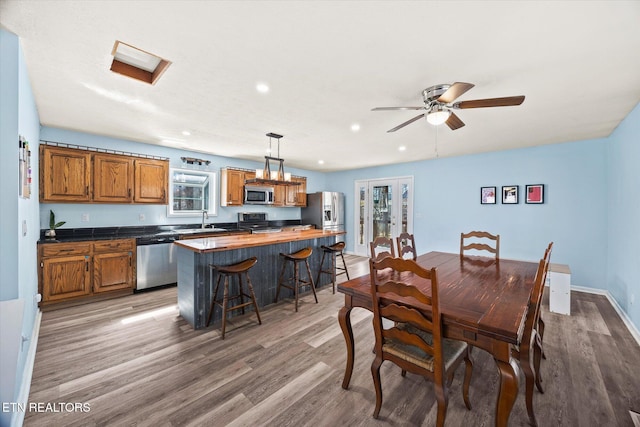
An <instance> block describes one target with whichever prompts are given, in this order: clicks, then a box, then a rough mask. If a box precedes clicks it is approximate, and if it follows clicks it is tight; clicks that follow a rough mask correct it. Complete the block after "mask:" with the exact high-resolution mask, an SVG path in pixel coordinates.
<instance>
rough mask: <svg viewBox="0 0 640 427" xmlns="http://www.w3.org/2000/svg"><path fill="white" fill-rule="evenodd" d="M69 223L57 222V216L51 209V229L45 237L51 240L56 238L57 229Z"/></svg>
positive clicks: (46, 232)
mask: <svg viewBox="0 0 640 427" xmlns="http://www.w3.org/2000/svg"><path fill="white" fill-rule="evenodd" d="M66 223H67V221H60V222H56V214H54V213H53V211H52V210H51V209H49V229H48V230H46V231H45V232H44V236H45V237H48V238H50V239H53V238H55V237H56V228H58V227H62V226H63V225H65V224H66Z"/></svg>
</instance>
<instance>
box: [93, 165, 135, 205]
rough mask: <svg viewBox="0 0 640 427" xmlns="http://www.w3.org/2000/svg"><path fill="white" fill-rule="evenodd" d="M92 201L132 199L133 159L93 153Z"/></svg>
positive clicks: (123, 200)
mask: <svg viewBox="0 0 640 427" xmlns="http://www.w3.org/2000/svg"><path fill="white" fill-rule="evenodd" d="M93 201H94V202H102V203H131V201H133V159H131V158H129V157H125V156H119V155H115V154H94V156H93Z"/></svg>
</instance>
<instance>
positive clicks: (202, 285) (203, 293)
mask: <svg viewBox="0 0 640 427" xmlns="http://www.w3.org/2000/svg"><path fill="white" fill-rule="evenodd" d="M343 234H345V232H344V231H323V230H302V231H282V232H279V233H264V234H244V235H236V236H220V237H209V238H201V239H191V240H184V241H176V242H174V245H176V246H177V248H178V251H177V257H178V307H179V309H180V315H181V316H182V317H183V318H184V319H185V320H186V321H187V322H188V323H189V324H190V325H191V326H192V327H193V328H194V329H201V328H204V327H205V326H206V322H207V316H208V315H209V307H210V304H211V293H212V292H213V289H212V286H211V283H212V282H211V269H210V268H209V265H211V264H215V265H231V264H235V263H237V262H240V261H243V260H245V259H247V258H250V257H252V256H255V257H256V258H257V259H258V262H257V264H256V265H255V266H254V267H253V268H252V269H251V270H250V271H249V275H250V277H251V283H252V284H253V289H254V292H255V294H256V299H257V301H258V306H259V307H264V306H267V305H269V304H273V303H274V299H275V296H276V290H277V286H278V277H279V274H280V269H281V268H282V260H281V257H280V253H281V252H282V253H291V252H295V251H298V250H300V249H302V248H306V247H311V248H312V249H313V254H312V255H311V257H310V258H309V265H310V267H311V273H312V274H313V280H314V281H315V280H316V275H317V274H318V269H319V268H320V261H321V259H322V250H321V249H320V246H322V245H327V246H328V245H332V244H334V243H335V242H336V241H337V238H338V236H340V235H343ZM325 262H326V261H325ZM290 272H291V270H287V274H290ZM302 274H303V276H304V275H305V274H306V273H305V272H303V273H302ZM322 276H324V277H321V278H320V283H316V288H318V287H321V286H323V285H326V284H327V283H330V278H329V276H328V275H322ZM233 286H234V287H233V288H232V289H235V287H236V286H237V285H236V284H235V283H234V285H233ZM219 292H220V291H219ZM291 296H293V291H290V290H288V289H282V290H281V291H280V298H281V299H282V298H288V297H291ZM220 312H221V310H215V312H214V315H213V318H212V323H213V322H217V321H218V320H220V319H221V318H222V316H221V313H220Z"/></svg>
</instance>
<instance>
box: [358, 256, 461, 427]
mask: <svg viewBox="0 0 640 427" xmlns="http://www.w3.org/2000/svg"><path fill="white" fill-rule="evenodd" d="M388 268H390V269H391V270H392V273H393V274H391V275H389V274H388V273H386V274H385V273H382V272H381V271H382V270H385V269H388ZM369 269H370V275H371V285H372V286H371V294H372V297H373V329H374V334H375V358H374V360H373V363H372V364H371V374H372V376H373V383H374V386H375V390H376V406H375V409H374V411H373V417H374V418H378V415H379V413H380V408H381V406H382V384H381V381H380V367H381V366H382V363H383V362H384V361H385V360H388V361H391V362H393V363H394V364H395V365H397V366H399V367H400V368H401V369H402V376H405V375H406V373H407V371H409V372H412V373H414V374H418V375H422V376H423V377H425V378H426V379H428V380H431V381H433V383H434V388H435V394H436V400H437V402H438V412H437V425H438V426H443V425H444V420H445V417H446V413H447V404H448V401H449V387H450V385H451V383H452V381H453V376H454V373H455V371H456V369H457V368H458V366H459V365H460V364H461V363H462V361H463V360H464V362H465V365H466V367H465V376H464V383H463V388H462V396H463V399H464V403H465V406H466V407H467V409H471V403H470V402H469V385H470V383H471V373H472V370H473V362H472V360H471V350H470V349H471V347H470V346H469V345H467V343H465V342H463V341H457V340H451V339H447V338H443V336H442V317H441V316H442V315H441V313H440V306H439V302H438V273H437V271H436V269H435V268H432V269H430V270H426V269H424V268H422V267H420V266H419V265H418V264H417V263H416V262H415V261H413V260H407V259H402V258H391V257H386V258H383V259H381V260H380V261H375V260H373V259H370V260H369ZM403 279H404V280H405V281H402V280H403ZM418 286H421V287H422V288H423V289H424V288H426V289H429V290H430V291H431V296H429V295H427V294H425V293H423V292H422V291H421V289H420V288H418ZM398 297H402V298H403V299H413V300H415V301H417V302H418V303H419V304H420V306H421V309H418V308H416V307H415V306H412V305H409V304H406V303H404V304H403V303H399V302H398ZM383 319H388V320H391V321H393V324H391V323H390V322H386V323H383Z"/></svg>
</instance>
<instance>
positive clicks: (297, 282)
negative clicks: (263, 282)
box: [274, 248, 318, 311]
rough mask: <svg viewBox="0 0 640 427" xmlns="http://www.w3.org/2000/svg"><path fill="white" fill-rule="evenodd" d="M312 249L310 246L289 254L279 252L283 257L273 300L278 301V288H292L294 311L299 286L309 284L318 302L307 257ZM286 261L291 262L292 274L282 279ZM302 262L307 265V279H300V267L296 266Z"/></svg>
mask: <svg viewBox="0 0 640 427" xmlns="http://www.w3.org/2000/svg"><path fill="white" fill-rule="evenodd" d="M312 252H313V250H312V249H311V248H304V249H300V250H299V251H297V252H294V253H291V254H284V253H280V256H281V257H283V262H282V270H280V279H279V280H278V290H277V291H276V298H275V300H274V302H278V295H280V288H281V287H283V288H287V289H291V290H293V292H294V293H295V296H296V311H298V294H299V289H300V287H301V286H304V285H310V286H311V290H312V291H313V297H314V298H315V300H316V304H317V303H318V296H317V295H316V287H315V286H314V284H313V277H311V269H310V268H309V257H310V256H311V253H312ZM287 261H291V262H293V276H292V277H289V278H287V279H284V272H285V270H286V268H287ZM301 262H304V264H305V266H306V267H307V277H308V279H307V280H302V279H301V278H300V269H299V268H298V264H299V263H301ZM290 282H291V284H290V285H289V284H288V283H290Z"/></svg>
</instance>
